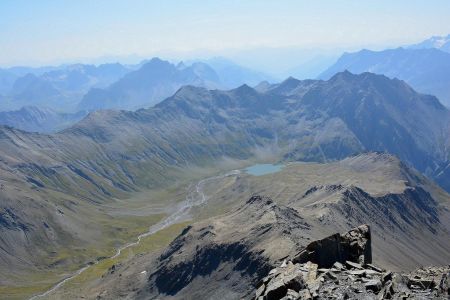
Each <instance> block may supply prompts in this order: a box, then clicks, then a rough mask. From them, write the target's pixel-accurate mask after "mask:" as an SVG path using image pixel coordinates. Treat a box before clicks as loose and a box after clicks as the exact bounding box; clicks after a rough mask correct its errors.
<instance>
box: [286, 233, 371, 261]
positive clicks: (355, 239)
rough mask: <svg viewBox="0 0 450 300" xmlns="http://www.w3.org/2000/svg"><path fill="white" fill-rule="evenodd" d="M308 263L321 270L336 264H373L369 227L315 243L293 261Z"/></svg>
mask: <svg viewBox="0 0 450 300" xmlns="http://www.w3.org/2000/svg"><path fill="white" fill-rule="evenodd" d="M308 261H311V262H313V263H315V264H317V265H318V266H319V268H329V267H331V266H332V265H333V264H334V263H335V262H341V263H345V262H346V261H351V262H355V263H359V264H370V263H372V249H371V235H370V227H369V225H361V226H359V227H356V228H354V229H352V230H350V231H348V232H346V233H343V234H339V233H336V234H333V235H331V236H329V237H326V238H324V239H321V240H317V241H314V242H312V243H310V244H309V245H308V246H306V248H304V249H303V250H302V251H301V252H300V253H299V254H298V255H297V256H296V257H295V258H294V259H293V262H294V263H300V264H303V263H306V262H308Z"/></svg>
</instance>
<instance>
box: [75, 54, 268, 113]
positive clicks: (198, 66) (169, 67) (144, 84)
mask: <svg viewBox="0 0 450 300" xmlns="http://www.w3.org/2000/svg"><path fill="white" fill-rule="evenodd" d="M268 78H269V77H268V76H266V77H265V76H264V75H263V74H260V73H258V72H255V71H252V70H249V69H246V68H243V67H240V66H238V65H236V64H233V63H231V62H229V61H227V60H224V59H212V60H208V61H206V63H205V62H201V61H198V62H193V63H192V64H190V65H185V64H184V63H179V64H178V65H174V64H171V63H170V62H168V61H164V60H161V59H159V58H153V59H152V60H150V61H149V62H147V63H145V64H143V65H142V66H141V68H139V69H138V70H136V71H134V72H131V73H129V74H127V75H126V76H124V77H123V78H121V79H120V80H118V81H117V82H115V83H114V84H112V85H111V86H109V87H108V88H106V89H92V90H90V91H89V93H87V94H86V95H85V96H84V97H83V100H82V101H81V102H80V104H79V105H78V109H79V110H91V111H92V110H98V109H111V108H112V109H126V110H135V109H138V108H148V107H151V106H153V105H155V104H157V103H158V102H160V101H162V100H163V99H165V98H167V97H169V96H170V95H172V94H173V93H175V92H176V91H177V90H178V89H179V88H180V87H182V86H184V85H193V86H200V87H205V88H209V89H216V88H221V89H226V88H233V87H236V86H239V85H241V84H244V83H247V84H252V85H254V84H257V83H259V82H260V81H262V80H266V79H268Z"/></svg>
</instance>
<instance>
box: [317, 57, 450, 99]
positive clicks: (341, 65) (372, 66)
mask: <svg viewBox="0 0 450 300" xmlns="http://www.w3.org/2000/svg"><path fill="white" fill-rule="evenodd" d="M344 70H349V71H350V72H353V73H357V74H359V73H363V72H372V73H377V74H384V75H386V76H388V77H391V78H399V79H402V80H404V81H406V82H407V83H408V84H410V85H411V86H412V87H413V88H415V89H416V90H417V91H419V92H422V93H427V94H431V95H435V96H437V97H438V98H439V100H441V101H442V103H444V104H445V105H447V106H449V105H450V53H447V52H444V51H441V50H438V49H435V48H429V49H405V48H397V49H389V50H383V51H371V50H361V51H358V52H354V53H345V54H343V55H342V56H341V57H340V58H339V59H338V61H337V62H336V63H335V64H334V65H332V66H331V67H329V68H328V69H327V70H325V71H324V72H323V73H322V74H321V75H320V76H319V78H321V79H328V78H330V77H331V76H333V75H334V74H336V73H337V72H342V71H344Z"/></svg>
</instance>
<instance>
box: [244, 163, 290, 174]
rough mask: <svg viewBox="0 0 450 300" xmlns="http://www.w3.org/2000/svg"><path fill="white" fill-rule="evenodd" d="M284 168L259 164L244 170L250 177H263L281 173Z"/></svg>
mask: <svg viewBox="0 0 450 300" xmlns="http://www.w3.org/2000/svg"><path fill="white" fill-rule="evenodd" d="M283 167H284V166H283V165H272V164H257V165H253V166H250V167H248V168H246V169H244V170H245V172H247V173H248V174H250V175H254V176H261V175H267V174H271V173H276V172H279V171H281V169H283Z"/></svg>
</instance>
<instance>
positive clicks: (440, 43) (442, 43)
mask: <svg viewBox="0 0 450 300" xmlns="http://www.w3.org/2000/svg"><path fill="white" fill-rule="evenodd" d="M408 48H410V49H430V48H435V49H439V50H442V51H445V52H450V34H449V35H447V36H433V37H431V38H429V39H427V40H424V41H422V42H420V43H417V44H414V45H410V46H409V47H408Z"/></svg>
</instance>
